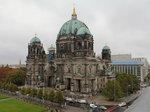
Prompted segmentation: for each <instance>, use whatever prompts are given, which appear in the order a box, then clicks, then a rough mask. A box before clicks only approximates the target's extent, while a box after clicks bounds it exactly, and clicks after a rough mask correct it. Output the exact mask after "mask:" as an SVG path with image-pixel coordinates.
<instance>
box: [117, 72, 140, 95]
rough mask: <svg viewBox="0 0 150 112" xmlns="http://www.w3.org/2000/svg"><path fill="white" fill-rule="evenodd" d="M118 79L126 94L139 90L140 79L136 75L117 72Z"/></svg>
mask: <svg viewBox="0 0 150 112" xmlns="http://www.w3.org/2000/svg"><path fill="white" fill-rule="evenodd" d="M116 80H117V81H119V82H120V86H121V88H122V89H123V92H124V93H125V94H126V95H128V94H130V93H133V92H135V91H137V90H139V87H140V80H139V79H138V77H137V76H135V75H131V74H127V73H117V75H116Z"/></svg>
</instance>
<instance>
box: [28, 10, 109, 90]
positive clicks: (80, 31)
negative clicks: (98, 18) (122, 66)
mask: <svg viewBox="0 0 150 112" xmlns="http://www.w3.org/2000/svg"><path fill="white" fill-rule="evenodd" d="M93 44H94V39H93V35H92V34H91V32H90V30H89V28H88V27H87V26H86V24H85V23H84V22H82V21H80V20H78V19H77V14H76V11H75V8H74V9H73V13H72V16H71V19H70V20H69V21H67V22H65V23H64V24H63V25H62V27H61V29H60V31H59V33H58V35H57V38H56V48H54V47H53V46H51V47H50V48H49V49H48V54H46V53H45V51H44V48H43V44H42V43H41V40H40V39H39V38H38V37H37V36H36V35H35V37H34V38H32V39H31V41H30V43H29V44H28V55H27V59H26V67H27V74H26V85H27V86H32V87H51V88H60V89H62V90H69V91H72V92H80V93H92V92H96V91H98V90H99V89H100V88H101V87H103V86H104V85H105V83H106V82H107V80H109V78H110V74H111V68H110V63H111V51H110V48H109V47H108V46H104V47H103V49H102V57H101V58H100V57H96V56H95V52H94V49H93Z"/></svg>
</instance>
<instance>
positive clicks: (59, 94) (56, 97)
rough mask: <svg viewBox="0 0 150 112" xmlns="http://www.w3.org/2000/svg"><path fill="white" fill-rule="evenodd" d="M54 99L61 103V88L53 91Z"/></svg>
mask: <svg viewBox="0 0 150 112" xmlns="http://www.w3.org/2000/svg"><path fill="white" fill-rule="evenodd" d="M54 101H55V102H56V103H59V104H61V103H63V101H64V98H63V94H62V91H61V90H58V91H56V92H55V96H54Z"/></svg>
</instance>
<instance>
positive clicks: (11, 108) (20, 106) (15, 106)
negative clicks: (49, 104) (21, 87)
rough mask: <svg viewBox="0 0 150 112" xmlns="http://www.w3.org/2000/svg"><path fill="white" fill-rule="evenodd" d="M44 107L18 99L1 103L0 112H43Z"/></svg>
mask: <svg viewBox="0 0 150 112" xmlns="http://www.w3.org/2000/svg"><path fill="white" fill-rule="evenodd" d="M43 110H46V109H45V108H43V107H40V106H37V105H34V104H30V103H26V102H23V101H20V100H16V99H9V100H4V101H0V112H41V111H43Z"/></svg>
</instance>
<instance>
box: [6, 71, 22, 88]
mask: <svg viewBox="0 0 150 112" xmlns="http://www.w3.org/2000/svg"><path fill="white" fill-rule="evenodd" d="M6 82H8V83H13V84H16V85H18V86H21V85H24V83H25V72H24V71H22V70H12V71H10V72H9V75H8V77H7V78H6Z"/></svg>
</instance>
